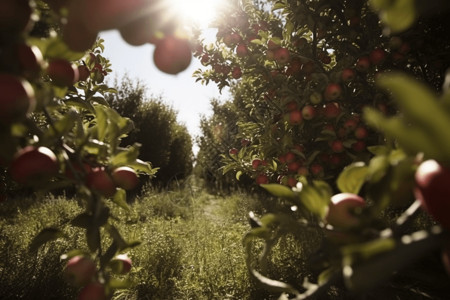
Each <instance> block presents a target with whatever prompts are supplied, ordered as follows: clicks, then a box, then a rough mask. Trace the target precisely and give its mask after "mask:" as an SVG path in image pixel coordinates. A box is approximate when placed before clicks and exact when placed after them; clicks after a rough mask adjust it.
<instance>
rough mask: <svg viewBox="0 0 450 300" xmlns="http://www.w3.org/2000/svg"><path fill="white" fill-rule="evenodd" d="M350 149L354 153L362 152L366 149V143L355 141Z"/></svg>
mask: <svg viewBox="0 0 450 300" xmlns="http://www.w3.org/2000/svg"><path fill="white" fill-rule="evenodd" d="M352 149H353V151H355V152H363V151H364V150H365V149H366V143H365V142H364V141H356V142H354V143H353V144H352Z"/></svg>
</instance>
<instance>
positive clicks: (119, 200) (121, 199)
mask: <svg viewBox="0 0 450 300" xmlns="http://www.w3.org/2000/svg"><path fill="white" fill-rule="evenodd" d="M112 201H113V202H114V203H115V204H117V205H118V206H119V207H121V208H123V209H125V210H127V211H129V210H130V207H129V206H128V204H127V192H126V191H125V190H124V189H118V190H117V192H116V194H115V195H114V197H113V198H112Z"/></svg>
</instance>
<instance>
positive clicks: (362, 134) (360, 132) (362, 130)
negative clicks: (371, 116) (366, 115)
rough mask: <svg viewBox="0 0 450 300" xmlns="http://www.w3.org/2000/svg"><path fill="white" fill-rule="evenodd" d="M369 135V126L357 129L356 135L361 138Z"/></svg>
mask: <svg viewBox="0 0 450 300" xmlns="http://www.w3.org/2000/svg"><path fill="white" fill-rule="evenodd" d="M368 135H369V133H368V131H367V128H366V127H363V126H359V127H357V128H356V129H355V137H356V138H357V139H359V140H362V139H365V138H366V137H367V136H368Z"/></svg>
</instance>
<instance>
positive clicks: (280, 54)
mask: <svg viewBox="0 0 450 300" xmlns="http://www.w3.org/2000/svg"><path fill="white" fill-rule="evenodd" d="M274 59H275V61H276V62H277V63H279V64H283V65H284V64H286V63H288V62H289V59H290V53H289V50H288V49H286V48H278V49H277V50H275V53H274Z"/></svg>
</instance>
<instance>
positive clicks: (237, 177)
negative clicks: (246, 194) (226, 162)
mask: <svg viewBox="0 0 450 300" xmlns="http://www.w3.org/2000/svg"><path fill="white" fill-rule="evenodd" d="M241 176H242V171H237V172H236V179H237V180H239V178H241Z"/></svg>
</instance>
